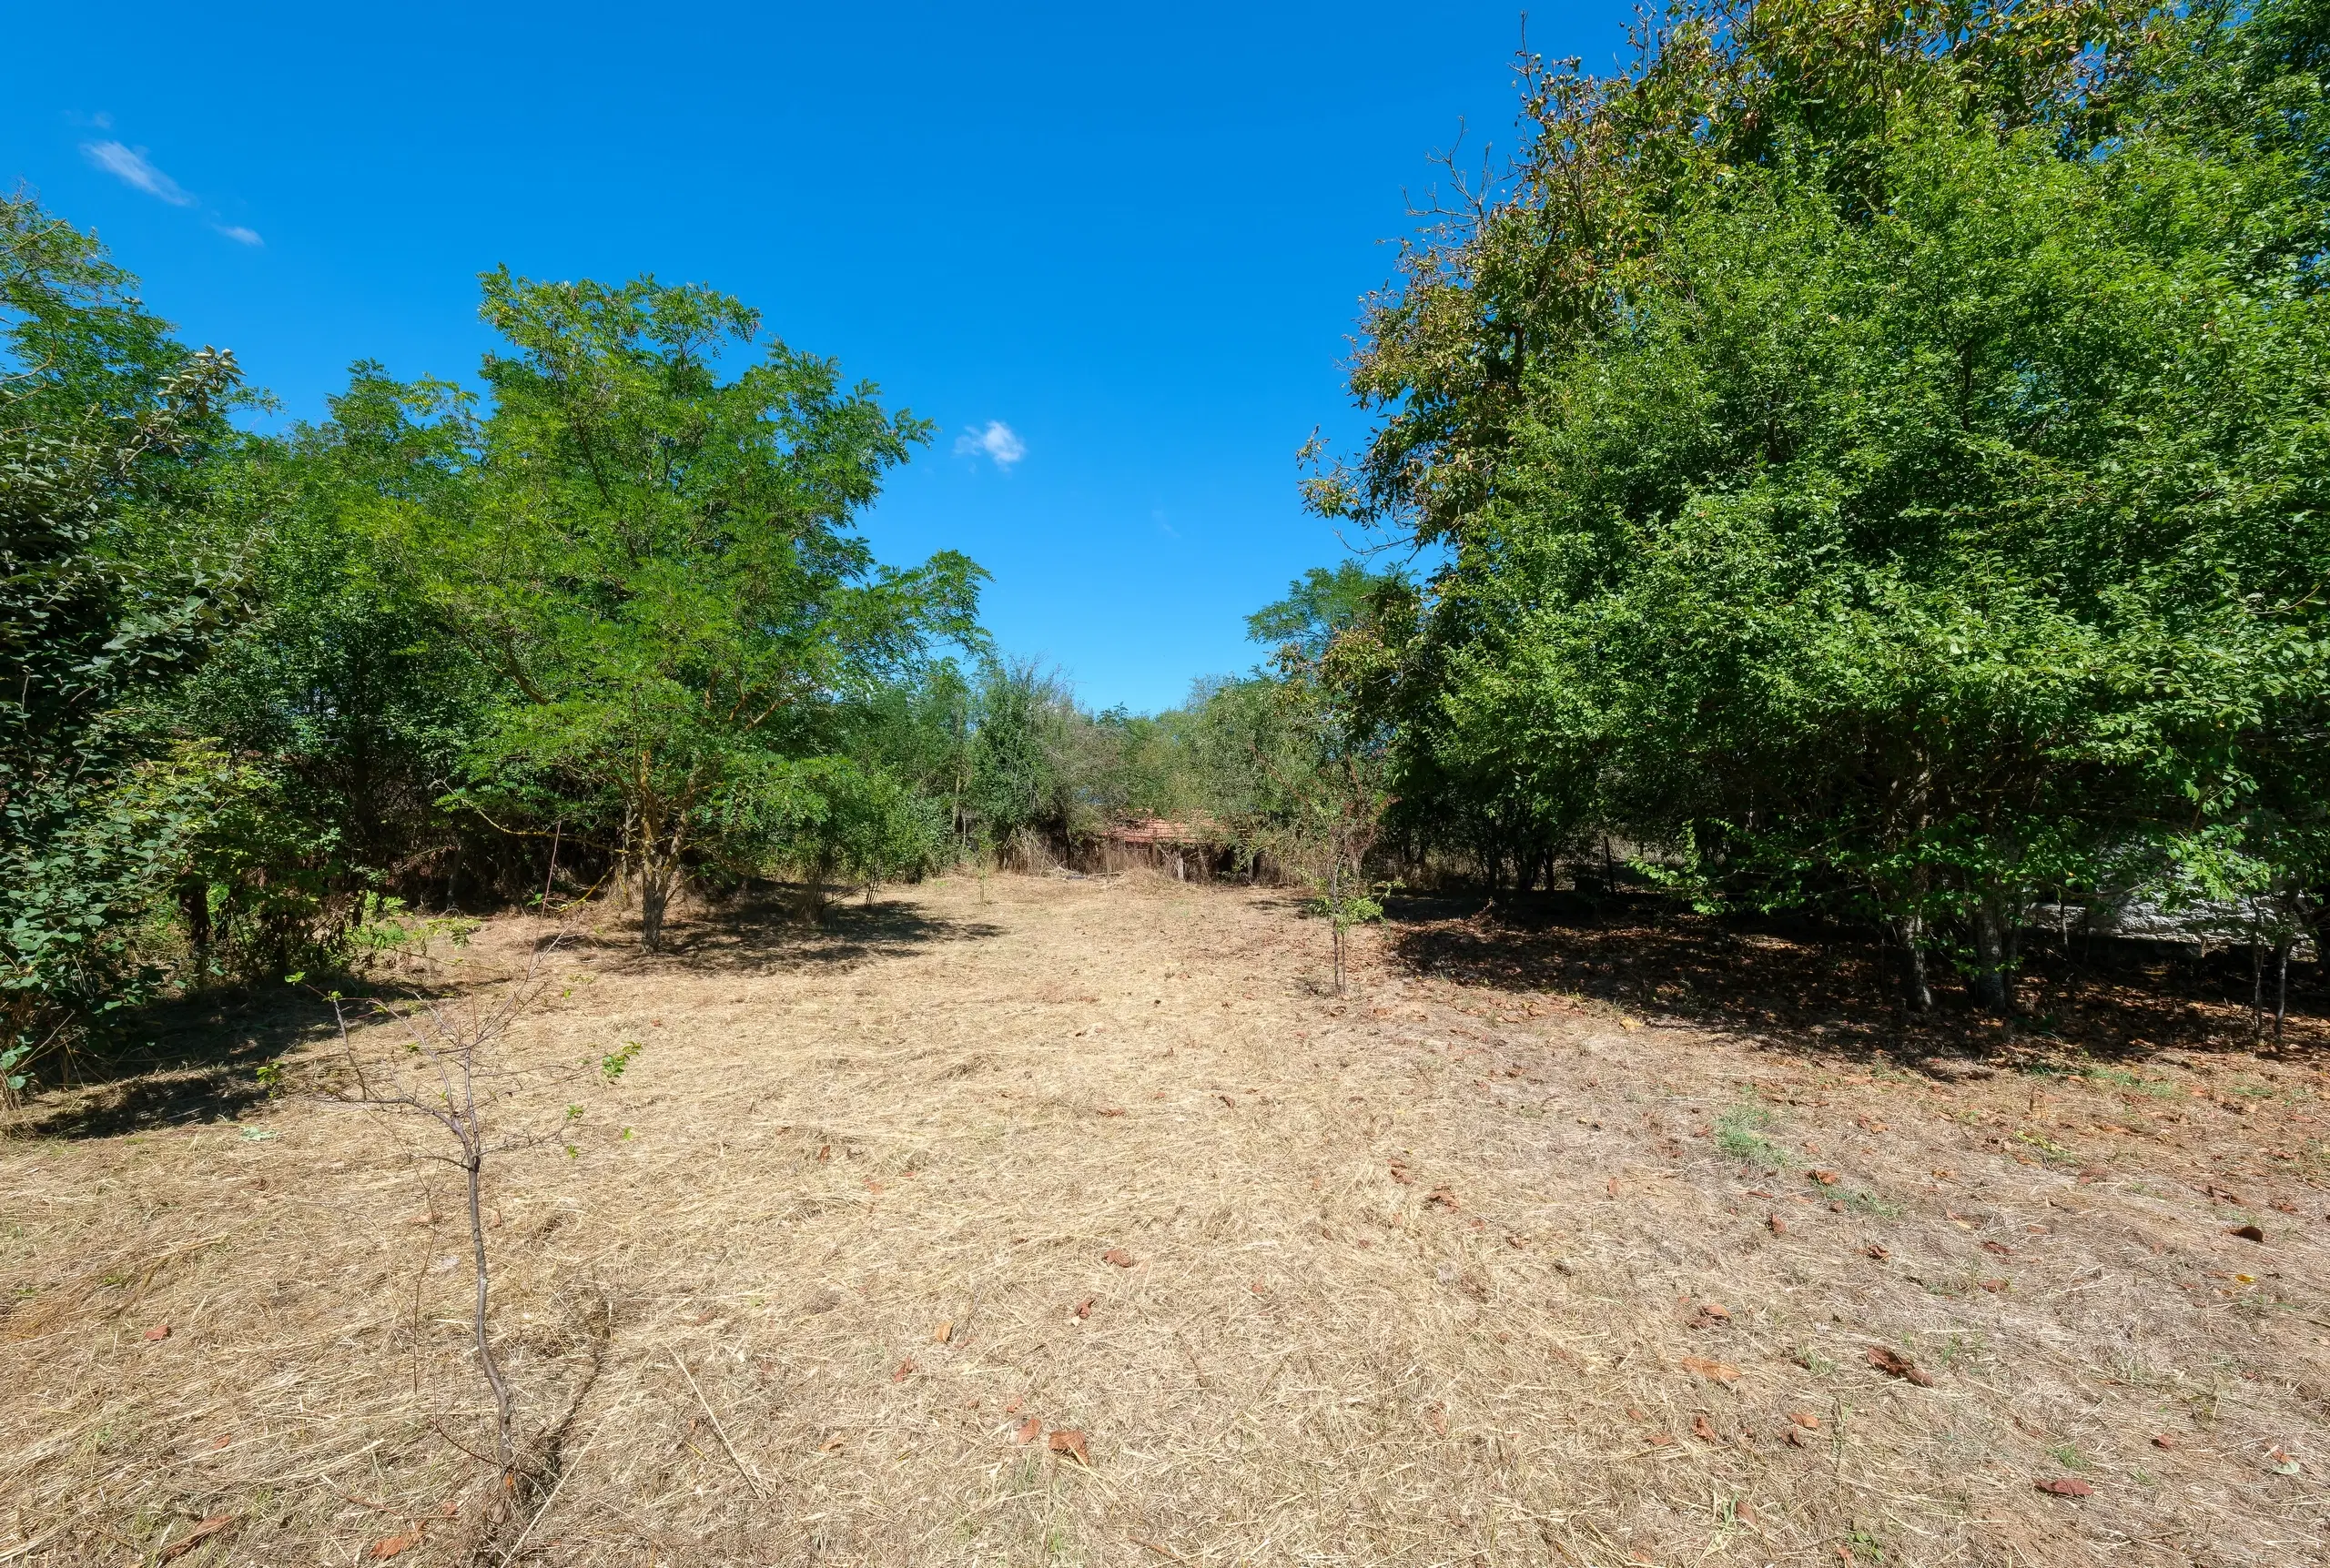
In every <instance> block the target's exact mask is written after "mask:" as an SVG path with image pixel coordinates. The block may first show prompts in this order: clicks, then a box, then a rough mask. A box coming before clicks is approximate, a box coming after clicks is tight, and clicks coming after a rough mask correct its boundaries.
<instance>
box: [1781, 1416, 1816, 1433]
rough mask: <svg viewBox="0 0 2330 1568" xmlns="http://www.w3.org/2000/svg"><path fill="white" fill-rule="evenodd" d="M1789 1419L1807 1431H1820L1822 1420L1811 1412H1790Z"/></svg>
mask: <svg viewBox="0 0 2330 1568" xmlns="http://www.w3.org/2000/svg"><path fill="white" fill-rule="evenodd" d="M1788 1420H1790V1421H1794V1422H1795V1423H1796V1424H1797V1425H1798V1426H1800V1427H1802V1428H1803V1429H1804V1430H1805V1431H1819V1430H1820V1418H1819V1417H1818V1416H1817V1415H1814V1414H1813V1413H1812V1412H1811V1411H1788Z"/></svg>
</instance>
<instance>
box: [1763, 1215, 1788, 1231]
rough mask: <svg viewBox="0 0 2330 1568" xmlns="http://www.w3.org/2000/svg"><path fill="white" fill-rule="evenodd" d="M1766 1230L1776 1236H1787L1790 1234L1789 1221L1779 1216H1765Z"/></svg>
mask: <svg viewBox="0 0 2330 1568" xmlns="http://www.w3.org/2000/svg"><path fill="white" fill-rule="evenodd" d="M1764 1229H1767V1230H1768V1231H1770V1232H1771V1233H1772V1234H1773V1235H1775V1236H1785V1235H1787V1234H1788V1221H1787V1220H1785V1219H1781V1218H1780V1217H1779V1216H1778V1215H1777V1214H1767V1215H1765V1216H1764Z"/></svg>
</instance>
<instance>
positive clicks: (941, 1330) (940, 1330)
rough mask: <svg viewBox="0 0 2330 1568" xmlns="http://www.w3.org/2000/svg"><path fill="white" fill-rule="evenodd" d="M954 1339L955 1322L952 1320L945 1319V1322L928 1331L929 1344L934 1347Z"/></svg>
mask: <svg viewBox="0 0 2330 1568" xmlns="http://www.w3.org/2000/svg"><path fill="white" fill-rule="evenodd" d="M954 1337H955V1320H954V1319H952V1318H949V1319H947V1320H946V1321H945V1322H942V1323H940V1324H939V1325H938V1326H937V1328H935V1329H933V1330H930V1342H931V1343H932V1344H934V1345H943V1344H945V1343H947V1340H951V1339H953V1338H954Z"/></svg>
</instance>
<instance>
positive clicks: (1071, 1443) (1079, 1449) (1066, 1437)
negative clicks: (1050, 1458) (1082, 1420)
mask: <svg viewBox="0 0 2330 1568" xmlns="http://www.w3.org/2000/svg"><path fill="white" fill-rule="evenodd" d="M1051 1448H1052V1452H1054V1453H1066V1454H1073V1455H1074V1456H1075V1458H1076V1462H1077V1463H1079V1464H1080V1465H1083V1466H1084V1467H1085V1468H1086V1469H1088V1470H1089V1469H1090V1468H1091V1465H1092V1456H1091V1454H1090V1453H1089V1452H1086V1450H1085V1447H1084V1434H1083V1433H1082V1432H1081V1431H1078V1430H1077V1429H1076V1428H1074V1427H1069V1429H1067V1430H1066V1431H1056V1432H1054V1433H1052V1439H1051Z"/></svg>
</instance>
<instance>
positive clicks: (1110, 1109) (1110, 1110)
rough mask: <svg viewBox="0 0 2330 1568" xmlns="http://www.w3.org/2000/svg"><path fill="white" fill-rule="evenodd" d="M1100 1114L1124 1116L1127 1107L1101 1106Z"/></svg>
mask: <svg viewBox="0 0 2330 1568" xmlns="http://www.w3.org/2000/svg"><path fill="white" fill-rule="evenodd" d="M1098 1114H1099V1115H1101V1116H1122V1115H1124V1114H1125V1108H1124V1107H1122V1106H1120V1105H1104V1106H1102V1107H1101V1108H1100V1109H1099V1113H1098Z"/></svg>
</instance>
